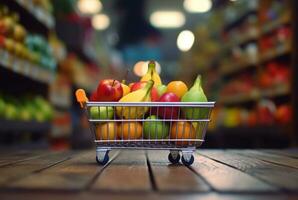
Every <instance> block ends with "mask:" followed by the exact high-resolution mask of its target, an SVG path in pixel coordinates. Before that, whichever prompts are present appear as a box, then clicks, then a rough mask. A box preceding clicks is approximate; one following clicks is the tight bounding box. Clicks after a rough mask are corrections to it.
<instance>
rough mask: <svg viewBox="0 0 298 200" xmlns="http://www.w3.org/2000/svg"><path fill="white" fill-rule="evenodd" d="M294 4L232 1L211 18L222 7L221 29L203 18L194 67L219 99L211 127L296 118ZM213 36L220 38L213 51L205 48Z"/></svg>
mask: <svg viewBox="0 0 298 200" xmlns="http://www.w3.org/2000/svg"><path fill="white" fill-rule="evenodd" d="M290 10H291V9H290V3H289V1H287V0H285V1H281V0H268V1H259V0H252V1H233V2H229V3H227V4H224V5H222V6H221V7H219V8H217V10H216V9H215V10H214V12H211V13H210V16H209V20H211V19H216V18H218V17H217V16H218V15H220V13H222V14H221V19H224V20H225V23H224V24H223V25H222V26H221V28H220V29H219V30H215V29H214V28H213V27H210V28H207V26H208V25H207V26H206V25H205V24H204V25H200V24H198V28H197V30H201V31H200V32H198V38H200V39H198V41H199V42H198V43H197V44H195V46H194V48H193V50H192V51H191V54H192V55H195V56H196V57H197V58H199V59H198V60H199V61H197V60H195V61H194V60H193V61H191V62H194V63H195V66H197V69H196V70H193V72H194V71H197V72H198V71H202V73H203V74H204V75H205V77H206V80H207V81H206V83H205V85H206V89H207V90H206V93H207V95H208V96H210V97H212V99H211V100H216V101H217V102H218V103H219V104H218V105H219V107H218V108H217V109H215V111H214V112H213V113H212V119H213V120H214V121H213V122H211V123H210V125H209V129H210V131H211V130H212V131H213V132H214V131H215V132H216V131H220V130H222V129H221V128H223V127H226V128H230V129H232V128H237V127H251V128H255V129H252V130H258V129H259V127H264V126H265V127H268V126H272V127H273V126H290V125H291V124H292V123H293V113H292V110H293V109H292V102H291V95H293V94H292V92H293V91H291V90H290V88H291V87H290V85H291V79H292V74H291V73H292V68H293V66H292V62H291V55H292V48H291V47H292V45H291V43H292V38H293V30H292V26H291V12H290ZM221 19H217V21H218V23H219V22H222V20H221ZM207 21H208V19H207ZM202 30H204V31H202ZM214 36H217V37H214ZM207 38H208V39H207ZM201 40H203V41H204V42H202V41H201ZM209 40H210V44H211V43H217V44H218V45H217V46H216V45H214V50H213V52H216V53H214V54H210V51H209V49H208V48H206V49H204V48H205V45H206V43H205V42H206V41H209ZM203 44H204V45H203ZM219 44H220V45H219ZM185 57H187V55H185ZM188 58H190V57H188ZM205 58H212V59H211V60H209V59H205ZM189 63H190V62H189ZM237 130H238V129H237ZM239 130H240V129H239ZM283 131H286V130H285V129H284V130H283ZM239 134H241V133H239ZM243 134H244V133H243Z"/></svg>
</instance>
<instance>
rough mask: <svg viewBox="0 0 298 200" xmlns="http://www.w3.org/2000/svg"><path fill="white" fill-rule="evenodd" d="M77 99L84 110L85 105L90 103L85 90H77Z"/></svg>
mask: <svg viewBox="0 0 298 200" xmlns="http://www.w3.org/2000/svg"><path fill="white" fill-rule="evenodd" d="M76 98H77V101H78V102H79V103H80V105H81V108H83V107H84V104H85V103H86V102H87V101H88V98H87V96H86V93H85V90H83V89H77V91H76Z"/></svg>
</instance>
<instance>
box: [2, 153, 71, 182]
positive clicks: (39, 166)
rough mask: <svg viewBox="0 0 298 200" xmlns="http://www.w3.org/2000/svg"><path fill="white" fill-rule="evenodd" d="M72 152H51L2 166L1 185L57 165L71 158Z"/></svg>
mask: <svg viewBox="0 0 298 200" xmlns="http://www.w3.org/2000/svg"><path fill="white" fill-rule="evenodd" d="M70 155H71V153H70V152H60V153H49V154H47V155H44V156H41V157H38V158H36V159H31V160H26V161H23V162H17V163H14V164H12V165H7V166H3V167H1V168H0V186H2V187H3V186H6V185H9V184H10V183H11V182H13V181H16V180H19V179H21V178H23V177H26V176H27V175H30V174H32V173H36V172H39V171H41V170H43V169H46V168H48V167H51V166H53V165H56V164H57V163H59V162H63V161H65V160H67V159H69V158H70Z"/></svg>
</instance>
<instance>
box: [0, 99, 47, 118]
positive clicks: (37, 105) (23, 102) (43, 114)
mask: <svg viewBox="0 0 298 200" xmlns="http://www.w3.org/2000/svg"><path fill="white" fill-rule="evenodd" d="M0 116H1V118H2V119H6V120H20V121H37V122H46V121H51V120H52V118H53V108H52V106H51V105H50V103H49V102H48V101H47V100H45V99H44V98H43V97H41V96H36V97H32V96H31V97H30V96H25V97H18V98H16V97H13V96H10V95H5V94H1V95H0Z"/></svg>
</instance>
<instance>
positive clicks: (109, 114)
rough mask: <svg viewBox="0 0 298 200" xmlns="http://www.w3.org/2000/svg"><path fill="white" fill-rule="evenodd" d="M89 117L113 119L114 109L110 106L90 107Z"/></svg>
mask: <svg viewBox="0 0 298 200" xmlns="http://www.w3.org/2000/svg"><path fill="white" fill-rule="evenodd" d="M90 116H91V119H113V117H114V109H113V108H112V107H96V106H94V107H91V108H90Z"/></svg>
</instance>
